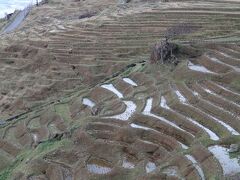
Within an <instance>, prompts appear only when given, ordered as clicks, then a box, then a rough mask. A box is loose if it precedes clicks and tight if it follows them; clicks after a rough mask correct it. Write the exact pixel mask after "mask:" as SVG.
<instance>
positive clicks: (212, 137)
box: [187, 118, 220, 141]
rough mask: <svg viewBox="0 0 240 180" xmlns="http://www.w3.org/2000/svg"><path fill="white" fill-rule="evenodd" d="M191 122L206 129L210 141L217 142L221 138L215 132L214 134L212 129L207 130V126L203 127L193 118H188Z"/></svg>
mask: <svg viewBox="0 0 240 180" xmlns="http://www.w3.org/2000/svg"><path fill="white" fill-rule="evenodd" d="M187 119H188V120H189V121H191V122H192V123H193V124H196V125H197V126H199V127H200V128H202V129H204V130H205V131H206V132H207V133H208V135H209V136H210V139H212V140H214V141H217V140H219V139H220V138H219V137H218V135H216V134H215V133H214V132H212V131H211V130H210V129H208V128H206V127H205V126H203V125H201V124H200V123H198V122H197V121H194V120H193V119H191V118H187Z"/></svg>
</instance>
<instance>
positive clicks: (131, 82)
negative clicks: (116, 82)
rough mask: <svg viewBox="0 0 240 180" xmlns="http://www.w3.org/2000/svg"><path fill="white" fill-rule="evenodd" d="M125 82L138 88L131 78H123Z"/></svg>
mask: <svg viewBox="0 0 240 180" xmlns="http://www.w3.org/2000/svg"><path fill="white" fill-rule="evenodd" d="M123 81H125V82H126V83H128V84H131V85H132V86H137V84H136V83H135V82H134V81H133V80H131V79H129V78H123Z"/></svg>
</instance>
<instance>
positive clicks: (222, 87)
mask: <svg viewBox="0 0 240 180" xmlns="http://www.w3.org/2000/svg"><path fill="white" fill-rule="evenodd" d="M214 84H215V85H216V86H218V87H219V88H220V89H224V90H225V91H228V92H231V93H233V94H236V95H240V94H238V93H236V92H233V91H231V90H229V89H227V88H226V87H224V86H222V85H219V84H217V83H214Z"/></svg>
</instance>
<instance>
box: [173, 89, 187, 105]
mask: <svg viewBox="0 0 240 180" xmlns="http://www.w3.org/2000/svg"><path fill="white" fill-rule="evenodd" d="M175 92H176V94H177V97H178V99H179V100H180V102H181V103H186V102H187V99H186V98H185V97H184V96H183V95H182V94H181V93H180V91H178V90H176V91H175Z"/></svg>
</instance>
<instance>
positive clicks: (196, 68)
mask: <svg viewBox="0 0 240 180" xmlns="http://www.w3.org/2000/svg"><path fill="white" fill-rule="evenodd" d="M188 68H189V69H191V70H193V71H198V72H203V73H211V74H215V73H214V72H212V71H209V70H208V69H207V68H205V67H204V66H201V65H195V64H193V63H192V62H190V61H189V62H188Z"/></svg>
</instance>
